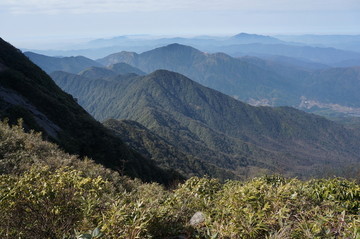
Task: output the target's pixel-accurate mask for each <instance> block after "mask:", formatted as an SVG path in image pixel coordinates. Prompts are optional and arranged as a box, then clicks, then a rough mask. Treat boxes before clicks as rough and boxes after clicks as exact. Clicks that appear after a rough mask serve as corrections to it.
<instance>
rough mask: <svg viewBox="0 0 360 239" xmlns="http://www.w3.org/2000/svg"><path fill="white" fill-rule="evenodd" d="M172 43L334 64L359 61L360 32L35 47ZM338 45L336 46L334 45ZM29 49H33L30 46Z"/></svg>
mask: <svg viewBox="0 0 360 239" xmlns="http://www.w3.org/2000/svg"><path fill="white" fill-rule="evenodd" d="M172 43H179V44H183V45H188V46H192V47H194V48H197V49H200V50H201V51H205V52H210V53H216V52H224V53H227V54H229V55H231V56H233V57H238V56H244V55H250V56H258V57H271V56H280V55H282V56H288V57H292V58H297V59H298V60H305V61H310V62H314V63H321V64H330V65H331V66H335V67H339V66H340V67H345V66H359V65H360V55H359V54H360V38H359V36H342V35H339V36H331V35H330V36H324V35H306V36H275V37H274V36H265V35H257V34H248V33H240V34H237V35H234V36H228V37H218V36H199V37H191V38H185V37H170V38H156V37H153V36H118V37H114V38H110V39H97V40H93V41H90V42H87V43H83V44H79V45H74V46H72V47H71V49H77V50H46V51H41V50H40V51H39V50H32V51H34V52H36V53H40V54H45V55H51V56H74V55H75V56H77V55H83V56H86V57H90V58H92V59H96V58H101V57H105V56H106V55H109V54H112V53H114V52H119V51H132V52H138V53H140V52H144V51H149V50H151V49H153V48H156V47H162V46H166V45H169V44H172ZM335 48H336V49H335ZM27 51H30V50H27Z"/></svg>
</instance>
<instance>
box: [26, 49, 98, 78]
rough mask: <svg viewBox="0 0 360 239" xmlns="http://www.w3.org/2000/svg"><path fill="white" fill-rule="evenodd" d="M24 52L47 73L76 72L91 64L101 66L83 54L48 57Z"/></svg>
mask: <svg viewBox="0 0 360 239" xmlns="http://www.w3.org/2000/svg"><path fill="white" fill-rule="evenodd" d="M24 54H25V55H26V56H27V57H28V58H29V59H30V60H31V61H32V62H34V63H35V64H36V65H38V66H39V67H40V68H41V69H43V70H44V71H45V72H47V73H51V72H53V71H66V72H71V73H78V72H80V71H82V70H84V69H86V68H89V67H92V66H97V67H100V66H101V64H99V63H98V62H96V61H93V60H91V59H89V58H86V57H83V56H75V57H74V56H71V57H50V56H45V55H41V54H37V53H33V52H25V53H24Z"/></svg>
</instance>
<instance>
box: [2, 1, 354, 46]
mask: <svg viewBox="0 0 360 239" xmlns="http://www.w3.org/2000/svg"><path fill="white" fill-rule="evenodd" d="M240 32H247V33H256V34H264V35H276V34H360V1H359V0H206V1H205V0H181V1H179V0H0V37H2V38H3V39H4V40H6V41H9V42H11V43H12V44H15V45H16V46H17V47H23V48H24V47H27V48H51V46H55V45H56V43H58V42H62V43H64V44H65V43H67V42H68V43H72V42H74V41H76V40H77V41H86V40H89V39H96V38H110V37H115V36H120V35H137V34H150V35H159V36H195V35H235V34H237V33H240Z"/></svg>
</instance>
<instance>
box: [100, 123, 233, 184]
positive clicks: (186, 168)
mask: <svg viewBox="0 0 360 239" xmlns="http://www.w3.org/2000/svg"><path fill="white" fill-rule="evenodd" d="M103 124H104V125H105V126H106V127H107V128H109V129H111V130H112V131H113V132H115V133H116V135H117V136H118V137H120V138H121V139H122V140H123V141H124V142H125V143H127V144H128V145H130V146H131V147H132V148H133V149H136V151H137V152H139V153H141V154H143V155H144V156H145V157H146V158H151V159H153V160H154V161H156V162H157V163H158V164H159V165H160V166H162V167H163V168H173V169H176V170H177V171H179V172H180V173H181V174H182V175H186V176H188V177H191V176H204V175H212V176H213V177H216V178H220V179H222V180H225V179H231V178H232V179H234V178H239V177H238V176H236V175H235V174H233V173H231V172H230V171H228V170H225V169H222V168H220V167H217V166H215V165H213V164H211V163H209V162H206V161H205V160H202V159H200V158H196V157H194V156H192V155H187V154H186V153H184V152H182V151H180V150H179V149H177V147H176V146H174V145H172V144H170V143H169V142H168V141H167V140H166V139H164V138H162V137H161V136H159V135H158V134H156V133H155V132H153V131H151V130H149V129H148V128H146V127H144V126H143V125H141V124H139V123H138V122H135V121H131V120H121V121H120V120H114V119H110V120H106V121H105V122H104V123H103Z"/></svg>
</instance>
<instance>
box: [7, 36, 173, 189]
mask: <svg viewBox="0 0 360 239" xmlns="http://www.w3.org/2000/svg"><path fill="white" fill-rule="evenodd" d="M0 118H1V119H4V118H9V120H10V122H11V123H15V122H16V120H17V119H18V118H23V119H24V126H25V127H26V128H27V129H35V130H38V131H42V132H43V133H44V137H45V138H48V139H50V140H52V141H55V142H57V143H58V144H59V145H60V146H61V147H62V148H64V149H65V150H66V151H67V152H70V153H75V154H78V155H80V156H89V157H91V158H93V159H94V160H95V161H96V162H98V163H101V164H103V165H105V166H107V167H110V168H113V169H115V170H117V171H120V172H121V171H122V172H123V173H126V174H128V175H131V176H136V177H140V178H142V179H144V180H147V181H150V180H155V181H159V182H164V183H166V182H169V181H170V179H171V178H172V176H171V175H169V174H168V173H166V172H165V171H163V170H162V169H160V168H158V167H157V166H155V164H154V162H153V161H151V160H147V159H145V158H143V157H142V156H140V155H139V154H137V153H136V152H134V151H132V150H130V149H129V148H128V147H127V146H126V145H125V144H124V143H123V142H122V141H121V140H120V139H118V138H117V137H115V136H114V135H113V134H112V133H111V132H110V131H108V130H107V129H106V128H104V127H103V126H102V125H101V124H100V123H99V122H97V121H95V120H94V119H93V118H92V117H91V116H90V115H89V114H88V113H87V112H86V111H85V110H84V109H83V108H81V106H79V105H78V104H77V103H76V101H75V100H74V99H73V97H72V96H71V95H68V94H66V93H65V92H63V91H62V90H61V89H60V88H59V87H58V86H57V85H56V84H55V83H54V82H53V81H52V80H51V78H50V77H49V76H48V75H47V74H46V73H45V72H44V71H42V70H41V69H40V68H39V67H37V66H36V65H35V64H33V63H32V62H31V61H30V60H29V59H28V58H27V57H26V56H25V55H23V54H22V53H21V52H20V51H19V50H17V49H16V48H14V47H13V46H11V45H10V44H8V43H7V42H5V41H3V40H2V39H0Z"/></svg>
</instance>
